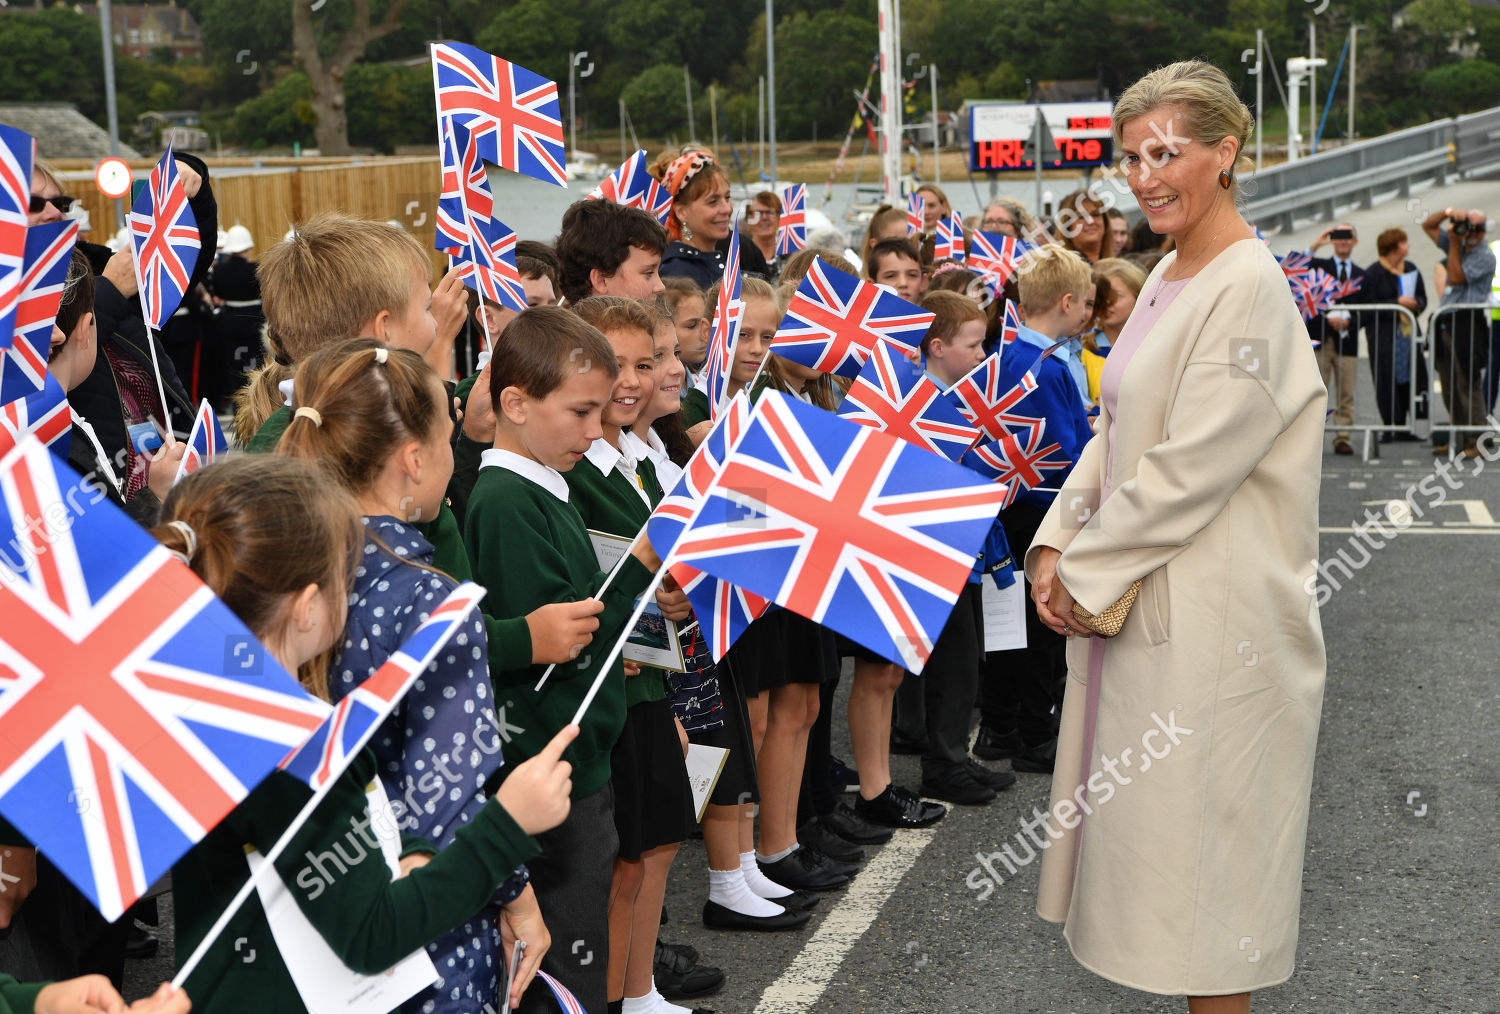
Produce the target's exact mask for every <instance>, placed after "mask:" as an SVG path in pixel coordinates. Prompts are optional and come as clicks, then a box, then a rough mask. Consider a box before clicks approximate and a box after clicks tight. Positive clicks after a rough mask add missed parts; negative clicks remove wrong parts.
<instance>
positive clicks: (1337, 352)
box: [1307, 222, 1365, 454]
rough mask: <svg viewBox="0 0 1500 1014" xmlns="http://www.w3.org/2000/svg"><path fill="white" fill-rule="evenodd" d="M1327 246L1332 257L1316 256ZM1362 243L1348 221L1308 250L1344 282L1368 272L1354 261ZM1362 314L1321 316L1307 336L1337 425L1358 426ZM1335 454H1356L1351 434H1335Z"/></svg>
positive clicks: (1353, 298)
mask: <svg viewBox="0 0 1500 1014" xmlns="http://www.w3.org/2000/svg"><path fill="white" fill-rule="evenodd" d="M1324 243H1327V244H1329V245H1331V246H1332V247H1333V256H1332V257H1318V256H1316V254H1317V252H1318V248H1319V247H1321V246H1322V245H1323V244H1324ZM1358 243H1359V233H1357V232H1356V231H1355V229H1354V226H1352V225H1350V224H1349V223H1348V222H1340V223H1339V224H1338V225H1334V226H1329V227H1328V228H1327V229H1324V230H1323V232H1322V233H1321V234H1320V235H1319V236H1318V238H1317V239H1315V240H1313V244H1312V246H1310V247H1309V248H1308V250H1307V252H1308V253H1310V254H1313V255H1314V257H1313V259H1312V264H1311V266H1312V267H1315V268H1321V269H1322V270H1324V271H1326V272H1328V273H1329V274H1330V275H1332V276H1333V277H1335V278H1337V279H1338V280H1339V281H1340V282H1347V281H1349V280H1350V279H1360V278H1364V276H1365V269H1364V268H1362V267H1360V266H1359V265H1357V264H1355V263H1354V261H1353V260H1352V259H1351V257H1352V255H1353V253H1354V248H1355V246H1357V245H1358ZM1338 302H1340V303H1358V302H1361V299H1360V295H1359V293H1358V292H1357V291H1356V292H1353V293H1351V294H1350V295H1348V296H1341V297H1339V300H1338ZM1359 326H1360V320H1359V314H1358V313H1357V312H1355V313H1350V312H1349V311H1348V310H1338V309H1331V310H1329V311H1328V312H1327V313H1320V314H1318V315H1317V316H1316V317H1314V318H1313V319H1312V320H1310V321H1308V322H1307V333H1308V335H1309V336H1311V337H1312V338H1313V340H1315V341H1317V342H1319V343H1320V344H1319V345H1318V365H1319V366H1320V367H1321V368H1322V370H1323V383H1324V385H1325V386H1326V387H1327V388H1328V403H1329V404H1330V405H1331V406H1332V407H1333V424H1334V425H1335V426H1351V425H1353V424H1354V371H1355V368H1356V366H1357V365H1358V363H1359ZM1333 452H1334V453H1335V454H1353V453H1354V447H1353V445H1352V444H1350V443H1349V431H1348V430H1338V431H1336V432H1335V433H1334V434H1333Z"/></svg>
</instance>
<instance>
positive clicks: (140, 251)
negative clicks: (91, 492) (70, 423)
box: [130, 144, 202, 430]
mask: <svg viewBox="0 0 1500 1014" xmlns="http://www.w3.org/2000/svg"><path fill="white" fill-rule="evenodd" d="M130 232H131V236H130V239H131V243H132V244H133V245H134V247H135V280H136V284H137V285H139V286H140V290H141V314H142V315H143V316H144V317H145V319H146V342H147V344H148V345H149V346H150V348H151V371H152V373H153V374H154V375H155V377H156V393H157V394H158V395H160V396H161V411H162V416H161V421H162V427H163V428H164V429H167V430H170V429H171V427H172V410H171V408H170V407H168V405H167V388H166V385H165V384H163V383H162V380H161V364H160V363H159V362H158V361H157V356H156V341H155V340H154V338H153V337H152V335H151V329H153V328H155V329H156V330H160V329H161V328H162V326H163V325H165V324H166V322H167V320H168V318H170V317H171V316H172V314H174V313H176V312H177V307H178V306H179V305H181V303H182V298H183V297H184V296H186V295H187V290H188V286H189V285H190V284H191V281H192V277H193V268H194V267H195V266H196V265H197V263H198V253H199V251H200V250H201V249H202V237H201V236H200V235H199V233H198V221H197V219H196V218H194V217H193V209H192V206H191V205H189V204H188V197H187V191H186V190H185V189H183V185H182V178H181V177H180V176H178V175H177V164H176V163H175V162H174V161H173V160H172V146H171V145H170V144H169V145H167V150H166V152H165V153H164V154H163V155H162V157H161V161H160V162H158V163H156V167H155V168H154V169H152V170H151V178H150V180H149V181H147V184H146V187H145V189H144V190H142V191H141V195H140V197H138V198H137V199H136V202H135V205H134V206H133V207H132V208H131V209H130Z"/></svg>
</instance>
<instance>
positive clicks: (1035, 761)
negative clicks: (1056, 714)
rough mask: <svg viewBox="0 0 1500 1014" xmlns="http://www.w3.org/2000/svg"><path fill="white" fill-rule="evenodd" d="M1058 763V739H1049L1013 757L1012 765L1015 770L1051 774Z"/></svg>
mask: <svg viewBox="0 0 1500 1014" xmlns="http://www.w3.org/2000/svg"><path fill="white" fill-rule="evenodd" d="M1056 764H1057V740H1055V739H1049V740H1048V741H1047V742H1045V743H1043V744H1042V745H1041V746H1034V747H1032V748H1031V749H1029V750H1027V751H1025V752H1024V753H1019V754H1017V755H1016V756H1014V757H1012V758H1011V761H1010V766H1011V768H1012V770H1015V771H1026V772H1030V773H1031V774H1042V775H1050V774H1051V773H1052V768H1053V767H1054V766H1055V765H1056Z"/></svg>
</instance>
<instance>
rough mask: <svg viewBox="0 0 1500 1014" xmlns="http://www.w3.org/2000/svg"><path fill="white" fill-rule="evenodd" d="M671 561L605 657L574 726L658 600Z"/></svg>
mask: <svg viewBox="0 0 1500 1014" xmlns="http://www.w3.org/2000/svg"><path fill="white" fill-rule="evenodd" d="M670 559H671V555H670V554H668V559H667V560H666V561H663V562H662V565H661V570H658V571H657V572H656V573H655V574H654V575H653V576H652V578H651V583H650V584H649V585H647V586H646V590H645V591H644V592H642V593H641V600H640V601H639V602H637V603H636V604H635V611H634V612H632V613H631V614H630V619H628V620H626V621H625V629H624V630H622V631H620V637H619V639H618V640H616V641H615V646H614V647H613V648H611V649H609V654H608V655H607V656H606V657H605V659H604V664H603V665H602V666H600V667H599V672H598V674H597V675H596V676H595V677H594V684H593V686H591V687H589V692H588V693H586V694H584V695H583V702H582V703H581V704H579V705H578V711H577V712H576V713H575V714H574V715H573V724H574V725H577V724H578V723H579V722H580V721H582V720H583V715H584V712H586V711H588V710H589V705H590V704H593V703H594V698H595V697H596V696H598V693H599V688H600V687H602V686H603V685H604V680H605V677H607V676H608V675H609V670H610V667H611V666H613V665H614V664H615V659H617V658H619V657H620V652H622V651H624V650H625V642H626V641H628V640H629V639H630V632H631V631H632V630H634V629H635V625H636V621H638V620H639V619H640V618H641V614H642V613H644V612H645V611H646V604H647V603H648V602H651V601H652V600H654V599H655V598H656V590H657V589H658V588H660V587H661V584H662V582H663V581H665V580H666V577H667V566H668V563H669V561H670Z"/></svg>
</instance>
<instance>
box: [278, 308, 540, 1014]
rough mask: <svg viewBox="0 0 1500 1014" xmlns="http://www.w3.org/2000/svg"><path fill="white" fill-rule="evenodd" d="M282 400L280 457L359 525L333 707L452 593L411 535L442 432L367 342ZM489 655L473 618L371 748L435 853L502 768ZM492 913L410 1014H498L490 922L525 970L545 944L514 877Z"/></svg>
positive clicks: (430, 407) (434, 495)
mask: <svg viewBox="0 0 1500 1014" xmlns="http://www.w3.org/2000/svg"><path fill="white" fill-rule="evenodd" d="M293 401H294V403H295V404H296V405H297V409H296V411H295V412H294V413H293V417H292V420H291V422H290V423H289V424H288V426H287V429H286V432H285V433H284V434H283V435H282V437H281V441H280V443H279V444H278V445H277V454H278V456H281V457H288V458H296V459H300V460H302V461H304V462H307V463H309V464H315V465H317V466H318V468H319V469H320V470H321V471H323V472H325V473H327V474H328V475H329V476H330V477H332V478H333V479H334V481H335V484H336V485H337V486H338V487H340V494H341V495H344V496H352V497H353V499H354V501H355V503H356V504H358V508H359V512H360V514H361V515H362V520H363V526H364V533H363V537H362V539H361V542H362V546H361V547H360V549H359V550H358V551H357V552H356V554H355V555H356V557H357V560H358V566H357V567H356V569H355V571H354V576H353V580H352V582H351V584H350V586H349V594H348V603H349V618H348V622H347V626H346V629H345V631H344V636H343V639H342V640H341V642H340V643H339V644H338V645H337V646H336V649H335V654H334V658H333V660H332V664H331V666H330V679H329V693H330V696H331V697H332V698H333V699H334V700H339V699H340V698H342V697H344V696H346V695H348V694H349V693H351V692H353V691H354V690H355V689H356V688H357V687H358V686H359V685H360V684H361V683H363V682H364V681H365V680H366V679H368V678H369V677H370V675H371V674H373V673H374V672H375V670H376V669H378V668H379V667H380V666H381V665H382V664H383V663H384V662H385V661H386V659H388V658H389V657H390V656H391V655H392V654H394V653H395V651H396V650H397V648H399V647H400V645H401V641H402V639H403V637H404V636H405V634H406V633H407V632H409V631H410V630H412V629H413V628H414V627H416V625H417V624H419V623H421V622H422V621H423V620H425V619H426V618H427V615H428V613H429V612H430V611H431V610H432V609H433V608H435V607H436V606H438V605H439V604H440V603H441V602H442V601H443V599H444V598H446V597H447V595H448V594H449V593H450V592H451V591H452V590H453V589H454V588H455V587H457V582H455V581H454V580H453V578H451V577H449V576H448V575H447V574H445V573H443V572H441V571H439V570H437V569H435V568H434V567H433V565H432V561H433V546H432V544H431V543H430V542H428V541H427V539H426V538H424V537H423V536H422V534H421V533H420V532H419V531H418V530H417V529H416V528H415V527H414V522H418V521H422V520H425V519H428V518H432V517H434V516H436V514H437V511H438V508H439V506H440V504H441V503H442V499H443V494H444V491H445V490H446V489H447V486H448V480H449V478H451V477H452V474H453V449H452V445H451V443H450V441H451V439H452V436H453V423H452V421H451V418H450V416H449V413H448V396H447V391H446V389H445V387H444V385H443V383H442V381H441V380H439V379H438V376H437V374H436V373H434V372H433V370H432V369H431V367H429V366H428V365H427V364H426V363H425V362H423V360H422V357H421V356H419V355H417V354H416V353H415V352H410V351H407V350H405V349H388V348H386V346H385V345H384V344H382V343H381V342H379V341H376V340H375V339H373V338H357V339H354V340H353V341H347V342H343V343H341V344H339V345H337V346H334V347H331V348H325V349H321V350H319V351H318V352H315V353H313V355H312V356H310V357H309V358H308V359H307V361H306V362H304V363H303V364H302V366H301V368H300V369H299V370H298V371H297V380H296V386H295V388H294V391H293ZM488 647H489V645H488V639H487V637H486V633H485V627H484V622H483V619H482V617H481V615H480V613H479V612H478V611H477V610H476V611H475V612H474V613H473V614H472V616H471V617H470V618H469V623H468V627H467V629H465V630H463V631H461V632H460V633H459V634H457V635H456V636H455V638H454V640H453V642H452V643H450V645H449V647H448V648H447V649H446V650H445V651H444V652H443V653H442V654H440V655H439V656H438V658H437V660H436V661H434V662H433V664H432V666H431V667H430V668H429V669H428V671H427V672H425V673H424V674H423V675H422V677H421V678H420V679H419V680H418V681H417V683H416V684H415V685H414V686H413V687H412V689H411V690H410V691H409V692H408V693H407V695H406V697H405V698H404V699H403V701H402V702H401V704H400V705H399V706H398V707H397V708H396V710H395V711H394V712H393V713H392V714H391V716H390V717H389V718H388V719H387V720H386V722H385V724H384V725H383V726H382V727H381V728H380V729H379V730H378V731H377V732H376V733H375V737H374V738H373V739H372V740H371V742H370V746H371V749H372V750H373V751H374V754H375V757H376V760H377V762H378V765H379V771H380V775H381V778H382V780H383V781H384V783H385V787H386V793H387V794H388V795H389V796H390V797H391V798H392V799H402V800H404V801H405V802H406V804H407V806H408V810H407V812H406V814H405V815H404V817H403V820H402V824H401V829H402V830H403V831H405V832H407V833H409V834H413V835H416V836H418V837H420V838H424V839H426V840H427V841H430V842H432V843H433V844H434V845H437V846H438V847H439V848H442V847H445V846H446V845H448V844H449V843H450V842H452V841H453V838H454V835H455V833H456V832H457V830H458V829H459V828H460V827H462V826H463V825H464V824H467V823H468V822H470V821H471V820H473V819H474V817H475V816H476V815H477V814H479V813H480V811H482V810H483V809H484V806H485V798H486V792H485V788H486V786H487V785H490V786H492V785H493V783H494V782H496V781H498V780H499V778H500V775H499V771H500V768H501V766H502V765H503V763H504V762H503V758H502V757H501V754H500V747H501V739H500V736H501V732H500V729H501V727H500V723H499V722H498V721H497V720H496V717H495V711H494V704H493V700H492V696H493V695H492V691H491V689H490V682H489V668H488V664H487V658H488ZM495 902H496V903H497V904H494V905H485V906H483V908H482V910H476V913H474V917H473V918H472V919H470V920H468V921H467V922H466V923H465V925H464V926H463V927H461V928H459V929H457V930H455V931H454V932H452V933H450V934H448V935H447V936H445V937H443V938H442V939H440V940H437V941H435V942H434V943H432V944H431V945H429V947H428V950H429V952H430V953H431V956H432V959H433V964H434V965H435V966H436V967H437V969H438V974H439V976H440V980H439V981H438V982H437V983H435V984H434V985H433V986H432V987H431V988H430V989H429V990H427V991H425V992H423V993H421V994H419V995H418V996H417V997H415V998H414V999H413V1000H412V1001H411V1002H410V1009H411V1010H420V1011H423V1012H431V1011H452V1012H454V1014H459V1012H469V1011H475V1010H482V1009H484V1007H486V1006H487V1005H488V1006H491V1007H494V1008H497V1009H498V1007H499V1006H500V1004H499V1001H498V999H497V996H496V993H497V990H498V989H499V985H498V979H497V967H498V966H497V962H495V961H494V960H492V956H493V955H495V954H497V953H499V951H500V950H501V945H500V928H499V927H500V925H501V923H502V921H503V922H504V923H505V925H506V926H507V927H508V928H509V930H510V931H511V932H512V933H513V935H514V936H515V937H517V938H520V939H524V940H526V941H527V944H528V949H527V952H526V960H527V963H528V965H529V966H531V967H535V966H536V965H538V964H540V962H541V959H542V955H543V954H544V953H545V952H546V950H547V944H548V940H549V937H548V934H547V931H546V927H545V926H544V925H543V923H542V918H541V912H540V909H539V908H538V907H537V903H536V897H535V893H534V892H533V891H532V890H531V888H530V886H529V885H528V883H527V874H526V871H525V869H524V868H522V869H520V870H518V871H516V874H515V876H513V877H512V878H511V879H510V880H509V881H507V883H506V884H505V885H504V887H503V888H502V890H501V891H500V893H499V894H498V895H497V897H496V898H495ZM501 906H503V907H501Z"/></svg>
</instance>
